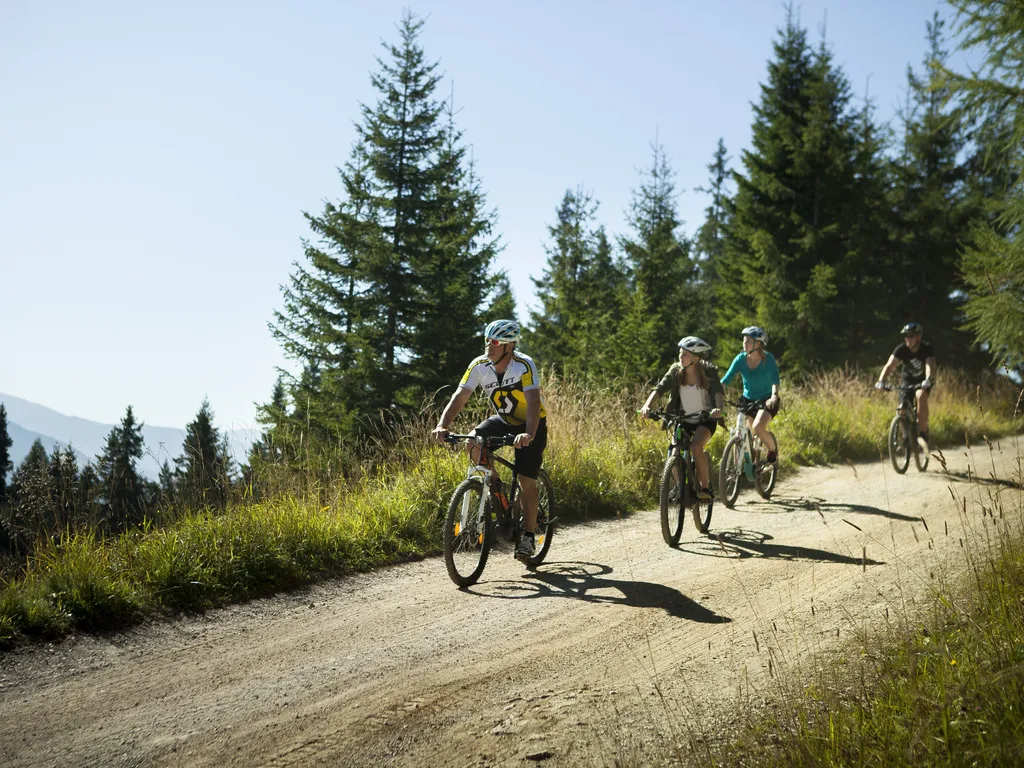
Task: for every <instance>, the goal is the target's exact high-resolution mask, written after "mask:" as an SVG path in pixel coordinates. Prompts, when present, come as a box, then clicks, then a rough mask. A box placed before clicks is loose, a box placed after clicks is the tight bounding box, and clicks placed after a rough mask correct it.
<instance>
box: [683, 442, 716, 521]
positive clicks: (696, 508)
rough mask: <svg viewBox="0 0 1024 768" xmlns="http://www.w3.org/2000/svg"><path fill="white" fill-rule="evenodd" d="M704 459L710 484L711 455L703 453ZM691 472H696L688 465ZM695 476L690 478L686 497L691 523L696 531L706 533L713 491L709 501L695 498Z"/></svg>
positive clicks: (712, 504) (712, 505) (713, 504)
mask: <svg viewBox="0 0 1024 768" xmlns="http://www.w3.org/2000/svg"><path fill="white" fill-rule="evenodd" d="M704 461H705V462H706V463H707V465H708V486H709V487H710V486H711V457H710V456H708V455H707V454H706V453H705V454H704ZM690 469H691V472H696V471H697V470H696V469H695V468H694V465H693V464H691V465H690ZM697 486H698V483H697V478H696V477H691V478H690V494H689V495H690V496H691V497H692V498H690V499H688V502H689V504H690V514H691V515H693V524H694V526H695V527H696V528H697V531H698V533H707V532H708V528H710V527H711V508H712V507H714V506H715V499H714V492H713V491H712V497H711V499H710V500H709V501H706V502H702V501H700V500H699V499H698V498H697Z"/></svg>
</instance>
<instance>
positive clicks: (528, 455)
mask: <svg viewBox="0 0 1024 768" xmlns="http://www.w3.org/2000/svg"><path fill="white" fill-rule="evenodd" d="M525 431H526V425H525V424H523V425H522V426H518V427H514V426H512V425H511V424H506V423H505V422H504V421H503V420H502V418H501V417H500V416H491V417H490V418H489V419H484V420H483V421H481V422H480V423H479V424H477V425H476V427H475V428H474V429H473V432H472V434H474V435H480V436H481V437H502V436H504V435H519V434H522V433H523V432H525ZM547 444H548V420H547V419H541V420H540V423H539V424H538V425H537V434H536V435H534V436H533V440H531V441H530V444H529V445H528V446H526V447H525V448H516V458H515V462H514V466H515V473H516V474H517V475H522V476H523V477H529V478H532V479H534V480H536V479H537V473H538V472H539V471H540V464H541V461H542V460H543V459H544V448H546V447H547Z"/></svg>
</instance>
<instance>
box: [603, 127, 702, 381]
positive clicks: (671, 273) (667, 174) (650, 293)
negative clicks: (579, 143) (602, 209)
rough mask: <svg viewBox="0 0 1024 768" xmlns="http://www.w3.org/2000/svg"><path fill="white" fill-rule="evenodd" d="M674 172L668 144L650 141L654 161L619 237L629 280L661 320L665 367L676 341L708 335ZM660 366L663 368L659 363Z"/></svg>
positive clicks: (661, 360)
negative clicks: (683, 231) (626, 229)
mask: <svg viewBox="0 0 1024 768" xmlns="http://www.w3.org/2000/svg"><path fill="white" fill-rule="evenodd" d="M676 197H677V193H676V188H675V172H674V171H673V170H672V166H671V165H670V163H669V160H668V155H667V154H666V153H665V150H664V148H663V147H662V146H661V145H660V144H658V143H657V142H655V143H653V144H652V145H651V164H650V166H649V167H648V168H646V169H645V170H644V171H643V172H642V174H641V180H640V186H639V188H637V189H634V190H633V194H632V199H631V200H630V204H629V209H628V210H627V215H626V222H627V224H628V226H629V228H630V234H629V235H624V236H621V237H620V238H619V245H620V247H621V248H622V250H623V253H624V254H625V263H626V266H627V268H628V269H629V273H630V282H631V284H632V285H633V287H634V288H635V289H637V290H638V291H641V290H642V292H643V294H644V295H645V296H646V299H647V302H648V304H649V306H650V309H651V311H652V312H653V313H654V315H655V318H656V325H655V327H656V328H657V329H658V335H659V337H660V339H662V343H660V344H658V345H657V347H656V348H655V349H653V350H651V353H652V354H656V355H657V358H656V359H657V360H658V362H659V363H660V364H661V365H666V364H668V363H671V362H672V360H673V359H674V358H675V353H674V352H673V346H672V343H671V342H672V341H678V340H679V339H680V338H681V337H682V336H683V335H689V334H693V335H700V334H706V333H707V331H708V330H710V329H708V328H705V327H704V325H703V322H704V320H705V316H704V313H703V312H702V307H701V299H700V290H699V285H698V283H697V277H698V274H697V269H696V266H695V263H694V260H693V259H692V258H691V256H690V244H689V242H688V241H687V240H686V239H685V238H684V237H683V236H682V235H681V234H680V231H679V230H680V226H681V223H682V222H680V220H679V213H678V205H677V203H676ZM659 367H660V366H659Z"/></svg>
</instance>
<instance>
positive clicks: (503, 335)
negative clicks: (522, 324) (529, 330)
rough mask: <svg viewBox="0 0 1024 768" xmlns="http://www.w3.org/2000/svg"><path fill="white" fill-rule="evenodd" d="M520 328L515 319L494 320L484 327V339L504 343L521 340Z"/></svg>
mask: <svg viewBox="0 0 1024 768" xmlns="http://www.w3.org/2000/svg"><path fill="white" fill-rule="evenodd" d="M519 334H520V328H519V323H517V322H516V321H515V320H494V321H492V322H490V323H488V324H487V327H486V328H484V339H485V340H487V341H490V340H491V339H494V340H495V341H500V342H501V343H502V344H509V343H511V342H513V341H519Z"/></svg>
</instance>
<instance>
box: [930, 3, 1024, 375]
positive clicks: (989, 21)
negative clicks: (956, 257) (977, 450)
mask: <svg viewBox="0 0 1024 768" xmlns="http://www.w3.org/2000/svg"><path fill="white" fill-rule="evenodd" d="M951 4H952V5H953V6H954V7H955V8H956V11H957V17H956V18H957V32H958V35H959V38H960V48H961V49H962V50H965V51H972V52H976V53H978V54H980V55H981V58H982V63H981V66H979V67H978V69H977V70H976V71H974V72H971V73H969V74H961V73H956V72H953V71H950V70H949V69H948V68H947V67H946V66H942V67H941V68H940V71H941V73H942V75H943V78H944V82H945V83H947V84H948V85H949V86H950V87H951V88H953V89H954V91H955V92H956V93H957V95H958V96H959V97H960V98H962V99H963V102H964V105H965V108H966V109H967V110H968V112H969V114H970V115H971V116H972V118H973V119H974V120H975V121H976V122H977V123H979V124H980V126H981V133H982V136H983V138H984V142H985V143H984V145H983V146H982V147H981V148H980V149H981V151H980V152H979V163H981V164H982V166H983V167H984V169H985V170H986V171H987V173H988V174H989V176H990V179H989V181H988V186H989V191H990V193H991V194H990V200H992V201H993V202H990V204H989V207H987V208H986V209H984V210H983V212H984V213H985V214H986V215H985V217H984V218H983V219H981V220H979V221H977V222H976V224H975V225H974V228H973V229H972V231H971V235H970V238H969V248H968V249H967V251H966V252H965V254H964V257H963V264H962V272H963V276H964V281H965V284H966V286H967V294H968V299H967V302H966V304H965V306H964V308H963V309H964V313H965V316H966V327H967V328H968V329H969V330H970V331H971V332H972V333H973V334H974V338H975V340H976V341H977V343H978V344H980V345H982V346H983V347H985V348H986V349H987V350H988V351H989V352H990V354H991V355H992V358H993V360H994V362H995V363H996V364H999V365H1008V366H1010V367H1011V368H1015V369H1016V372H1017V374H1018V375H1019V376H1020V377H1022V378H1024V354H1022V353H1021V349H1024V278H1022V277H1021V276H1022V275H1024V237H1022V236H1021V233H1022V232H1024V180H1022V179H1024V7H1022V6H1021V4H1020V3H1006V2H999V1H997V0H951Z"/></svg>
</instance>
